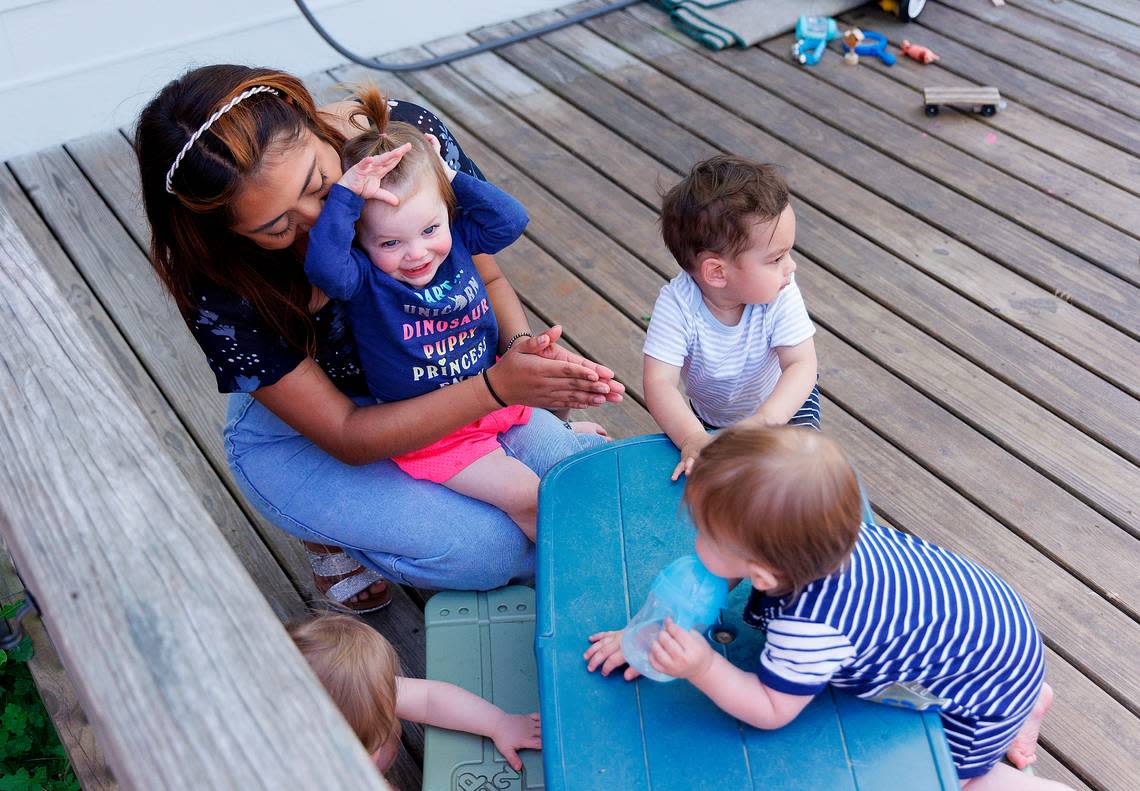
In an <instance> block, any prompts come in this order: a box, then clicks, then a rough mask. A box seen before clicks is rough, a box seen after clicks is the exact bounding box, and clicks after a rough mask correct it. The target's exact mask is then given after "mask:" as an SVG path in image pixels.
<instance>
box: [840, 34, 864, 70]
mask: <svg viewBox="0 0 1140 791" xmlns="http://www.w3.org/2000/svg"><path fill="white" fill-rule="evenodd" d="M862 41H863V31H862V30H860V29H859V28H857V27H853V28H851V29H850V30H848V31H845V32H844V33H843V61H844V62H845V63H847V65H849V66H858V65H859V53H858V52H857V51H856V50H857V49H858V47H859V44H861V43H862Z"/></svg>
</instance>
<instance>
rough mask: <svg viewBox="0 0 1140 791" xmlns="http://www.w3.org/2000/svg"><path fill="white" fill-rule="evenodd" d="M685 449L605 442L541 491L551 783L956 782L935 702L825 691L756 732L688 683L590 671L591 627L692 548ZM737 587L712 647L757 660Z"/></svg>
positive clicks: (617, 614)
mask: <svg viewBox="0 0 1140 791" xmlns="http://www.w3.org/2000/svg"><path fill="white" fill-rule="evenodd" d="M676 460H677V451H676V449H675V448H674V447H673V445H672V443H670V442H669V440H668V439H667V438H665V437H663V436H661V435H657V436H651V437H638V438H635V439H631V440H625V441H622V442H614V443H610V444H608V445H606V446H604V447H602V448H598V449H595V450H592V451H588V452H586V453H583V454H580V455H578V456H575V457H573V458H571V459H568V460H566V461H565V462H563V463H562V464H560V465H559V466H558V467H556V468H555V469H554V470H552V471H551V472H550V473H549V474H548V475H547V476H546V478H545V479H544V480H543V482H542V488H541V492H540V496H539V529H538V535H539V543H538V572H537V600H536V609H537V633H536V638H535V644H536V649H537V654H538V665H537V667H538V676H539V699H540V710H541V713H542V735H543V750H542V759H543V765H544V774H545V787H546V789H547V791H579V790H580V789H620V791H640V790H641V789H645V791H649V789H653V791H682V790H683V791H692V790H693V789H702V788H715V789H725V790H726V791H727V790H728V789H732V790H733V791H735V789H753V788H755V789H779V790H780V791H795V790H796V789H805V791H807V790H810V791H817V790H818V789H827V791H848V790H849V791H856V789H858V791H899V789H902V788H905V789H907V791H923V790H924V789H946V790H949V789H957V788H958V780H957V777H956V775H955V772H954V766H953V764H952V762H951V760H950V754H949V750H948V748H947V745H946V740H945V736H944V734H943V731H942V725H941V722H940V721H939V719H938V715H937V714H936V713H934V712H921V713H920V712H913V711H907V710H904V709H899V708H893V707H889V706H883V705H879V704H874V703H867V702H864V701H861V700H858V699H856V698H854V697H851V696H849V695H846V694H844V693H840V692H833V691H830V690H829V691H828V692H826V693H824V694H821V695H820V696H819V697H818V698H817V699H816V700H814V701H812V703H811V704H810V705H809V706H808V707H807V708H806V709H805V710H804V711H803V713H802V714H800V716H799V717H797V718H796V720H794V721H793V722H792V723H791V724H790V725H788V726H786V727H784V728H782V729H779V730H776V731H761V730H757V729H755V728H752V727H749V726H747V725H744V724H743V723H741V722H739V721H738V720H735V719H733V718H732V717H730V716H728V715H727V714H725V713H723V712H722V711H720V710H719V709H718V708H717V707H716V706H715V705H713V704H712V703H711V702H710V701H709V700H708V699H707V698H706V697H705V696H704V695H702V694H701V693H700V692H698V691H697V690H696V689H695V688H694V687H692V686H691V685H690V684H688V683H687V682H684V681H675V682H671V683H666V684H661V683H657V682H653V681H648V680H644V679H639V680H637V681H634V682H632V683H627V682H625V681H623V680H622V679H621V677H620V674H618V673H614V674H613V675H611V676H610V677H609V678H603V677H601V676H600V675H599V674H598V673H587V672H586V665H585V662H583V660H582V653H583V652H584V651H585V649H586V647H587V646H588V642H587V636H588V635H590V634H592V633H593V632H596V631H600V630H602V629H615V628H621V627H622V626H624V625H625V624H626V622H627V621H628V620H629V618H630V616H631V615H632V614H633V613H635V612H636V611H637V610H638V608H639V607H640V605H641V602H642V601H643V600H644V598H645V595H646V593H647V592H648V589H649V586H650V584H651V583H652V581H653V577H654V575H655V574H656V573H657V572H658V571H659V570H660V569H661V568H662V567H664V566H665V565H666V564H668V563H669V562H670V561H671V560H673V559H674V558H677V557H679V556H680V555H683V554H688V553H691V552H692V551H693V539H694V531H693V527H692V524H691V522H690V521H689V519H688V516H687V515H686V514H685V513H684V511H683V508H682V506H681V502H680V500H681V492H682V486H683V484H682V483H681V482H677V483H673V482H671V481H670V480H669V474H670V472H671V471H672V469H673V466H674V464H675V463H676ZM746 587H747V585H746V584H743V585H741V586H740V587H738V589H737V590H736V591H734V592H733V595H732V597H730V600H729V606H728V608H726V609H725V611H724V613H723V624H722V625H721V627H718V629H719V630H722V631H723V630H727V631H728V632H730V633H734V634H735V635H736V638H735V640H733V642H731V643H729V644H727V645H725V646H721V645H719V644H717V643H715V642H714V643H713V645H714V646H716V647H717V648H718V650H721V651H722V652H724V653H725V655H726V656H727V657H728V659H729V660H730V661H732V662H733V663H735V664H737V665H738V666H740V667H744V668H751V667H753V666H754V662H755V659H756V657H757V656H758V654H759V650H760V647H761V646H762V645H763V637H762V635H761V634H760V633H759V632H758V631H757V630H754V629H752V628H750V627H748V626H745V625H744V624H743V623H742V621H741V617H740V611H741V609H742V607H743V603H744V600H745V598H746V595H747V593H746V591H745V590H744V588H746Z"/></svg>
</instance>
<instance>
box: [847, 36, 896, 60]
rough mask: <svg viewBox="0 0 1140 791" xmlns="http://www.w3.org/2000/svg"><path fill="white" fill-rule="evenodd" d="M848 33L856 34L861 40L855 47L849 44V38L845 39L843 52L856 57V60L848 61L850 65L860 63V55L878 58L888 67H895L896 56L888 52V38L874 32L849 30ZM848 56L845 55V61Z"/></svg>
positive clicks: (858, 40)
mask: <svg viewBox="0 0 1140 791" xmlns="http://www.w3.org/2000/svg"><path fill="white" fill-rule="evenodd" d="M848 33H856V34H858V36H860V38H858V39H857V43H855V44H854V45H851V44H848V41H847V36H846V35H844V37H843V51H844V52H845V53H847V54H853V55H855V56H856V57H855V60H853V61H852V60H848V61H847V62H848V63H858V62H859V58H858V56H859V55H869V56H871V57H873V58H878V59H879V60H881V61H882V62H883V64H884V65H886V66H894V65H895V56H894V55H892V54H891V53H890V52H888V51H887V37H886V36H884V35H883V34H882V33H876V32H875V31H873V30H859V28H855V29H854V30H849V31H848ZM846 58H847V55H844V59H846Z"/></svg>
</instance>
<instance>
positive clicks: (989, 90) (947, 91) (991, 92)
mask: <svg viewBox="0 0 1140 791" xmlns="http://www.w3.org/2000/svg"><path fill="white" fill-rule="evenodd" d="M922 101H923V102H924V103H925V104H926V114H927V115H929V116H930V117H931V118H933V117H934V116H936V115H938V110H939V108H940V106H941V105H943V104H954V105H958V106H965V107H972V108H973V109H974V111H975V112H979V113H981V114H982V115H984V116H986V117H989V116H991V115H993V114H994V113H996V112H997V111H998V108H999V107H1000V106H1001V94H1000V93H998V89H997V88H993V87H984V88H970V87H966V88H923V89H922Z"/></svg>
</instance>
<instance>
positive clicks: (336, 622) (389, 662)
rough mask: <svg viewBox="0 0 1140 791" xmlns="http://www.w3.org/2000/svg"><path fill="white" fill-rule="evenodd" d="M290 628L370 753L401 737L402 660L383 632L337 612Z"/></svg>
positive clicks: (311, 618) (318, 616)
mask: <svg viewBox="0 0 1140 791" xmlns="http://www.w3.org/2000/svg"><path fill="white" fill-rule="evenodd" d="M286 628H287V630H288V632H289V636H290V637H292V638H293V642H294V643H296V645H297V648H298V649H299V650H300V652H301V655H302V656H304V657H305V660H306V661H307V662H308V663H309V666H310V667H311V668H312V669H313V672H314V673H316V674H317V678H319V679H320V680H321V683H322V684H323V685H324V687H325V689H326V690H327V691H328V693H329V697H331V698H332V699H333V702H334V703H336V705H337V707H338V708H339V709H340V710H341V713H343V714H344V718H345V719H346V720H348V724H349V725H351V726H352V730H353V731H355V732H356V735H357V736H358V737H359V738H360V741H361V742H363V743H364V749H366V750H367V751H368V753H369V754H372V753H374V752H376V751H377V750H379V749H380V748H381V747H382V746H383V745H384V744H385V743H386V742H387V741H388V740H389V739H393V738H396V739H398V738H399V737H400V719H399V717H397V716H396V676H398V675H400V658H399V657H398V656H396V651H395V650H394V649H393V648H392V645H391V644H390V643H389V642H388V641H387V640H385V639H384V637H383V636H382V635H381V634H380V633H379V632H377V631H376V630H375V629H373V628H372V627H371V626H369V625H368V624H366V623H364V622H363V621H361V620H359V619H357V618H355V617H353V616H351V615H343V614H337V613H319V614H317V615H314V616H311V617H308V618H305V619H303V620H299V621H293V622H292V623H290V624H289V625H288V626H287V627H286Z"/></svg>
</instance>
